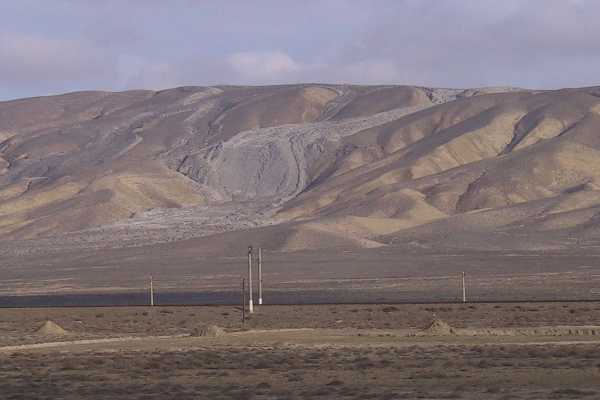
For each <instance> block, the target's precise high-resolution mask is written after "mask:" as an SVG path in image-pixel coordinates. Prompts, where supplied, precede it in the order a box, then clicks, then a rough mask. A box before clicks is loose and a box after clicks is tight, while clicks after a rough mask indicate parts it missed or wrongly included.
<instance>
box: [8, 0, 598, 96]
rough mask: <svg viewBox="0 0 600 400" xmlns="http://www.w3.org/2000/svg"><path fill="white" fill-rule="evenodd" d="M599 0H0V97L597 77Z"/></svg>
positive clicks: (532, 83) (535, 84)
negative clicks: (183, 88) (226, 86)
mask: <svg viewBox="0 0 600 400" xmlns="http://www.w3.org/2000/svg"><path fill="white" fill-rule="evenodd" d="M599 20H600V1H596V0H504V1H497V0H373V1H359V0H356V1H345V0H323V1H316V0H314V1H313V0H305V1H301V0H297V1H292V0H289V1H285V0H262V1H260V0H255V1H252V0H246V1H241V0H240V1H233V0H231V1H226V0H221V1H208V0H207V1H200V0H198V1H194V0H168V1H167V0H164V1H160V0H130V1H126V0H102V1H99V0H13V1H10V0H0V99H11V98H17V97H26V96H36V95H45V94H51V93H61V92H67V91H73V90H86V89H102V90H124V89H130V88H147V89H160V88H166V87H172V86H180V85H212V84H274V83H296V82H332V83H334V82H335V83H339V82H344V83H362V84H376V83H385V84H390V83H394V84H412V85H426V86H442V87H475V86H496V85H511V86H522V87H530V88H556V87H564V86H587V85H596V84H599V83H600V79H599V72H598V71H600V41H599V40H598V38H599V37H600V24H599V23H598V22H597V21H599Z"/></svg>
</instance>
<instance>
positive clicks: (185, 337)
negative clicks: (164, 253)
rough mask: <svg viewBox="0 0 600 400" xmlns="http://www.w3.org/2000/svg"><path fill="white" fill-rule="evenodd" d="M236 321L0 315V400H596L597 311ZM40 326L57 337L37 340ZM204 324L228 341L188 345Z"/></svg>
mask: <svg viewBox="0 0 600 400" xmlns="http://www.w3.org/2000/svg"><path fill="white" fill-rule="evenodd" d="M240 315H241V314H240V310H239V309H237V308H235V307H228V306H227V307H226V306H214V307H206V306H205V307H154V308H150V307H118V308H51V309H41V308H38V309H0V398H2V399H109V398H110V399H114V398H119V399H205V398H206V399H231V398H233V399H332V398H347V399H402V398H410V399H412V398H427V399H432V398H433V399H483V398H485V399H531V398H539V399H573V398H590V399H592V398H600V361H599V360H600V324H599V323H598V321H599V319H600V304H599V303H543V304H540V303H518V304H515V303H512V304H449V305H385V304H381V305H372V304H370V305H327V306H324V305H321V306H263V307H261V308H258V309H257V312H255V313H254V314H253V315H252V316H251V318H250V319H249V320H248V321H247V322H246V324H245V325H244V327H242V326H241V321H240ZM47 320H52V321H54V322H55V323H57V324H58V325H60V326H61V327H63V328H64V329H65V330H66V331H67V333H64V332H58V333H57V334H56V335H52V334H48V331H47V330H46V332H45V333H43V334H41V333H38V332H37V330H38V328H39V327H40V326H42V325H43V324H44V323H45V322H46V321H47ZM434 320H442V321H444V322H447V323H448V324H449V326H450V327H451V328H452V332H450V331H448V332H442V333H444V334H442V333H439V331H432V330H430V329H428V327H429V325H430V324H431V322H432V321H434ZM208 324H215V325H218V326H220V327H223V328H224V332H223V333H222V334H221V335H216V337H204V336H198V332H199V331H200V332H201V331H202V330H199V329H198V328H200V327H203V326H206V325H208ZM50 332H52V330H50Z"/></svg>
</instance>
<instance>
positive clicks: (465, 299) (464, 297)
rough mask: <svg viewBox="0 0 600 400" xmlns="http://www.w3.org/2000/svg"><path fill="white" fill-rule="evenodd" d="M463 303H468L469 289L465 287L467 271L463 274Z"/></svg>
mask: <svg viewBox="0 0 600 400" xmlns="http://www.w3.org/2000/svg"><path fill="white" fill-rule="evenodd" d="M462 302H463V303H466V302H467V287H466V285H465V271H463V273H462Z"/></svg>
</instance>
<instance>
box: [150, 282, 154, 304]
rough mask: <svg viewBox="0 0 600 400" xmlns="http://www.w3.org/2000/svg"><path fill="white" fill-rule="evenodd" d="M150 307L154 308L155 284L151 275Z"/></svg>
mask: <svg viewBox="0 0 600 400" xmlns="http://www.w3.org/2000/svg"><path fill="white" fill-rule="evenodd" d="M150 306H151V307H153V306H154V282H153V280H152V275H150Z"/></svg>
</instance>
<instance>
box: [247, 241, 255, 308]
mask: <svg viewBox="0 0 600 400" xmlns="http://www.w3.org/2000/svg"><path fill="white" fill-rule="evenodd" d="M248 312H249V313H250V314H252V313H253V312H254V304H252V246H248Z"/></svg>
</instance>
